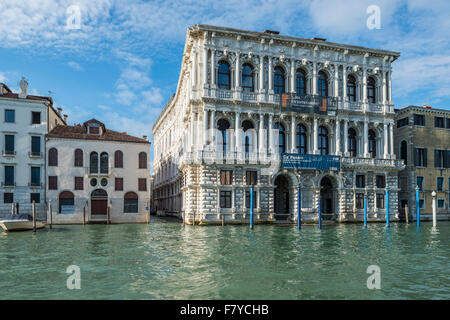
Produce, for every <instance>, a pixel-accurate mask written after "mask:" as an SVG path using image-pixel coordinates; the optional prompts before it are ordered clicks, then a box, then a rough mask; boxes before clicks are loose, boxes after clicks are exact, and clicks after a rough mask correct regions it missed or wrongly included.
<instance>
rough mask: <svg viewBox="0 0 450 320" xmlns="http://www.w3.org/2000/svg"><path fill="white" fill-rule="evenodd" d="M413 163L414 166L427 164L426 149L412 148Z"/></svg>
mask: <svg viewBox="0 0 450 320" xmlns="http://www.w3.org/2000/svg"><path fill="white" fill-rule="evenodd" d="M414 165H415V166H416V167H426V166H427V149H426V148H414Z"/></svg>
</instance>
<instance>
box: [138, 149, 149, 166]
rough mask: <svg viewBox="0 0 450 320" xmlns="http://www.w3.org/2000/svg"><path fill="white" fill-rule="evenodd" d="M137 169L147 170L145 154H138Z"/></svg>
mask: <svg viewBox="0 0 450 320" xmlns="http://www.w3.org/2000/svg"><path fill="white" fill-rule="evenodd" d="M139 169H147V154H146V153H145V152H141V153H139Z"/></svg>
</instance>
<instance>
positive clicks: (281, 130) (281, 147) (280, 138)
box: [275, 122, 286, 153]
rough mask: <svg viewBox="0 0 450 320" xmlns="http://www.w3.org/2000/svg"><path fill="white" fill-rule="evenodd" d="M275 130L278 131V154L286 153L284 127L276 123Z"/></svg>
mask: <svg viewBox="0 0 450 320" xmlns="http://www.w3.org/2000/svg"><path fill="white" fill-rule="evenodd" d="M275 129H278V152H279V153H284V152H286V132H285V129H284V126H283V125H282V124H281V123H279V122H277V123H275Z"/></svg>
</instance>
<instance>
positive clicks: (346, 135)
mask: <svg viewBox="0 0 450 320" xmlns="http://www.w3.org/2000/svg"><path fill="white" fill-rule="evenodd" d="M344 155H345V156H348V155H349V154H348V120H344Z"/></svg>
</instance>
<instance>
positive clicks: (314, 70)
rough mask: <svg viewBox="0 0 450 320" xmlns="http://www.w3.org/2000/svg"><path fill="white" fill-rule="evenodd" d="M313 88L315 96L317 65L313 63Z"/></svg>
mask: <svg viewBox="0 0 450 320" xmlns="http://www.w3.org/2000/svg"><path fill="white" fill-rule="evenodd" d="M312 88H313V92H312V93H313V95H317V63H316V62H313V75H312Z"/></svg>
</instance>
